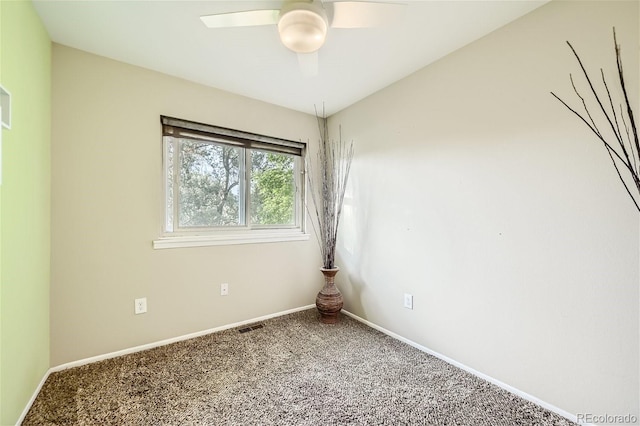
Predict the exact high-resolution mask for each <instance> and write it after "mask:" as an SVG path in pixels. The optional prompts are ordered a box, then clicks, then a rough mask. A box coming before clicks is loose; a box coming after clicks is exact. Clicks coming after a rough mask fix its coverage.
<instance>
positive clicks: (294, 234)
mask: <svg viewBox="0 0 640 426" xmlns="http://www.w3.org/2000/svg"><path fill="white" fill-rule="evenodd" d="M308 239H309V234H304V233H302V232H300V231H299V230H296V231H284V232H283V231H280V232H262V231H255V232H246V233H237V234H217V235H187V236H185V235H176V236H166V237H160V238H158V239H157V240H154V241H153V248H154V249H156V250H159V249H170V248H182V247H207V246H228V245H235V244H260V243H279V242H285V241H307V240H308Z"/></svg>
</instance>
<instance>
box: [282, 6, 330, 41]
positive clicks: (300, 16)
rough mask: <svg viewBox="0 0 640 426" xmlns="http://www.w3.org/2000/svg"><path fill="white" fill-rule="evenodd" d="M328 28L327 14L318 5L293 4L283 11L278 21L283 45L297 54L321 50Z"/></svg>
mask: <svg viewBox="0 0 640 426" xmlns="http://www.w3.org/2000/svg"><path fill="white" fill-rule="evenodd" d="M328 27H329V23H328V20H327V14H326V13H325V11H324V9H323V8H322V6H319V5H317V4H316V3H291V4H290V5H288V6H287V7H285V8H283V9H282V11H281V12H280V19H279V20H278V32H279V33H280V40H282V44H284V45H285V46H286V47H288V48H289V49H291V50H293V51H294V52H296V53H312V52H315V51H316V50H318V49H320V47H322V45H323V44H324V41H325V38H326V36H327V28H328Z"/></svg>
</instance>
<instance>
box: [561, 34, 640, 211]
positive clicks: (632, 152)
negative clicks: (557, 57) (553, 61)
mask: <svg viewBox="0 0 640 426" xmlns="http://www.w3.org/2000/svg"><path fill="white" fill-rule="evenodd" d="M567 44H568V45H569V48H570V49H571V51H572V52H573V55H574V56H575V57H576V60H577V61H578V64H579V65H580V69H581V70H582V74H583V75H584V78H585V80H586V82H587V83H588V85H589V88H590V89H591V94H592V95H593V99H594V100H595V102H596V103H597V104H598V106H599V107H600V109H599V110H600V113H601V118H603V119H605V120H606V122H607V123H608V124H609V127H610V128H611V133H607V135H612V136H611V138H612V139H615V142H616V143H610V142H609V141H608V140H607V137H606V136H605V134H604V133H602V132H601V131H600V129H599V128H598V126H597V124H596V121H595V120H594V117H593V116H592V114H591V112H590V111H589V109H588V107H587V102H586V100H585V98H584V97H583V96H582V95H581V94H580V92H579V91H578V89H577V88H576V86H575V83H574V81H573V76H572V75H571V74H569V78H570V80H571V86H572V87H573V90H574V92H575V93H576V95H577V96H578V98H579V99H580V101H581V103H582V107H583V109H584V114H585V115H586V117H588V119H587V118H585V116H584V115H583V114H581V113H580V112H578V111H577V110H576V109H574V108H572V107H571V106H569V104H568V103H567V102H565V101H564V100H562V99H561V98H560V97H559V96H558V95H556V94H555V93H553V92H551V94H552V95H553V96H554V97H555V98H556V99H557V100H559V101H560V102H561V103H562V104H563V105H564V106H565V107H566V108H567V109H568V110H569V111H571V112H572V113H573V114H575V115H576V116H577V117H578V118H580V119H581V120H582V122H583V123H584V124H585V125H586V126H587V127H589V129H591V131H592V132H593V133H594V134H595V135H596V136H597V138H598V139H599V140H600V142H602V143H603V145H604V147H605V148H606V150H607V154H609V157H610V158H611V162H612V163H613V167H614V168H615V170H616V173H617V174H618V177H619V178H620V181H621V182H622V185H623V186H624V188H625V190H626V191H627V194H629V197H631V200H632V201H633V204H634V205H635V206H636V209H637V210H638V212H640V205H639V202H640V168H639V165H640V142H639V138H638V129H637V127H636V122H635V117H634V115H633V109H632V108H631V103H630V102H629V97H628V95H627V89H626V86H625V82H624V76H623V73H622V58H621V56H620V46H619V45H618V41H617V39H616V29H615V28H614V29H613V44H614V48H615V53H616V66H617V71H618V77H619V82H620V89H621V90H622V93H623V97H624V106H623V104H622V103H621V104H620V115H618V113H617V111H616V107H615V103H614V101H613V98H612V95H611V91H610V90H609V85H608V84H607V80H606V78H605V76H604V71H603V70H602V69H600V75H601V76H602V84H603V86H604V90H605V92H606V94H607V98H606V100H607V101H608V105H609V107H610V108H611V109H610V110H608V109H607V108H606V107H605V103H603V102H602V100H601V99H600V96H599V95H598V92H597V91H596V89H595V87H594V85H593V83H592V82H591V78H590V77H589V74H588V73H587V70H586V69H585V67H584V65H583V63H582V60H581V59H580V56H579V55H578V53H577V52H576V50H575V49H574V48H573V46H572V45H571V43H569V42H568V41H567ZM620 122H622V124H623V126H624V133H623V132H622V130H621V128H620ZM627 123H629V124H627ZM625 135H626V140H625V137H624V136H625ZM614 146H616V147H617V148H614ZM621 170H622V171H625V172H626V173H625V175H627V177H630V178H631V180H633V183H634V184H635V190H634V191H632V190H631V189H630V188H629V185H627V179H625V177H624V176H623V174H622V173H621Z"/></svg>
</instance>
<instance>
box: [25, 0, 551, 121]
mask: <svg viewBox="0 0 640 426" xmlns="http://www.w3.org/2000/svg"><path fill="white" fill-rule="evenodd" d="M325 1H327V0H325ZM391 1H394V0H391ZM546 1H547V0H542V1H531V0H501V1H487V0H475V1H451V0H449V1H411V0H409V1H403V2H400V3H403V4H405V5H406V7H405V11H404V14H403V16H402V18H401V20H400V21H399V22H396V23H395V24H394V25H391V26H387V27H385V28H376V29H337V28H331V29H330V30H329V34H328V36H327V41H326V44H325V45H324V46H323V47H322V48H321V49H320V52H319V73H318V75H317V76H315V77H305V76H304V75H303V74H302V73H301V72H300V69H299V67H298V62H297V57H296V54H295V53H293V52H291V51H289V50H287V48H285V47H284V46H283V45H282V44H281V43H280V40H279V37H278V31H277V27H276V26H275V25H270V26H261V27H244V28H224V29H209V28H206V27H205V26H204V25H203V23H202V22H201V21H200V19H199V17H200V16H201V15H208V14H214V13H224V12H231V11H238V10H251V9H279V8H280V6H281V5H282V1H271V0H261V1H260V0H259V1H255V0H252V1H245V0H240V1H238V0H235V1H222V0H209V1H186V0H174V1H166V0H165V1H150V0H135V1H127V0H114V1H96V0H84V1H60V0H34V1H33V3H34V6H35V8H36V10H37V12H38V14H39V15H40V18H41V19H42V21H43V23H44V25H45V27H46V28H47V31H48V32H49V35H50V37H51V39H52V40H53V41H54V42H56V43H60V44H64V45H67V46H71V47H74V48H77V49H81V50H84V51H87V52H91V53H95V54H97V55H101V56H106V57H108V58H112V59H116V60H118V61H122V62H126V63H129V64H133V65H138V66H141V67H144V68H148V69H152V70H156V71H159V72H162V73H165V74H169V75H173V76H176V77H181V78H184V79H186V80H190V81H193V82H197V83H201V84H204V85H207V86H212V87H216V88H219V89H223V90H226V91H229V92H232V93H236V94H240V95H244V96H248V97H250V98H254V99H259V100H262V101H265V102H269V103H272V104H276V105H281V106H284V107H287V108H291V109H294V110H298V111H303V112H307V113H313V111H314V105H318V106H321V105H322V104H323V103H324V104H325V105H326V113H327V115H331V114H333V113H335V112H337V111H340V110H341V109H343V108H346V107H347V106H349V105H351V104H353V103H354V102H357V101H358V100H360V99H363V98H365V97H367V96H368V95H370V94H372V93H374V92H376V91H378V90H380V89H382V88H383V87H386V86H388V85H389V84H391V83H393V82H395V81H398V80H400V79H402V78H403V77H405V76H407V75H409V74H411V73H413V72H415V71H417V70H418V69H420V68H422V67H424V66H426V65H428V64H430V63H432V62H434V61H436V60H438V59H439V58H441V57H443V56H445V55H447V54H449V53H451V52H453V51H454V50H456V49H459V48H460V47H462V46H464V45H466V44H468V43H470V42H472V41H474V40H477V39H478V38H480V37H482V36H484V35H486V34H488V33H490V32H491V31H494V30H495V29H497V28H499V27H501V26H503V25H505V24H507V23H508V22H511V21H513V20H515V19H517V18H519V17H520V16H522V15H524V14H526V13H528V12H530V11H532V10H533V9H535V8H537V7H539V6H541V5H543V4H544V3H546ZM388 2H389V1H388Z"/></svg>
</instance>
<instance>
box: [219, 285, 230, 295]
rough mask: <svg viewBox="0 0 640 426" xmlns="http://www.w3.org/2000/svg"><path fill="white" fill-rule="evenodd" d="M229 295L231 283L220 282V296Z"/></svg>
mask: <svg viewBox="0 0 640 426" xmlns="http://www.w3.org/2000/svg"><path fill="white" fill-rule="evenodd" d="M228 295H229V284H228V283H222V284H220V296H228Z"/></svg>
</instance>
